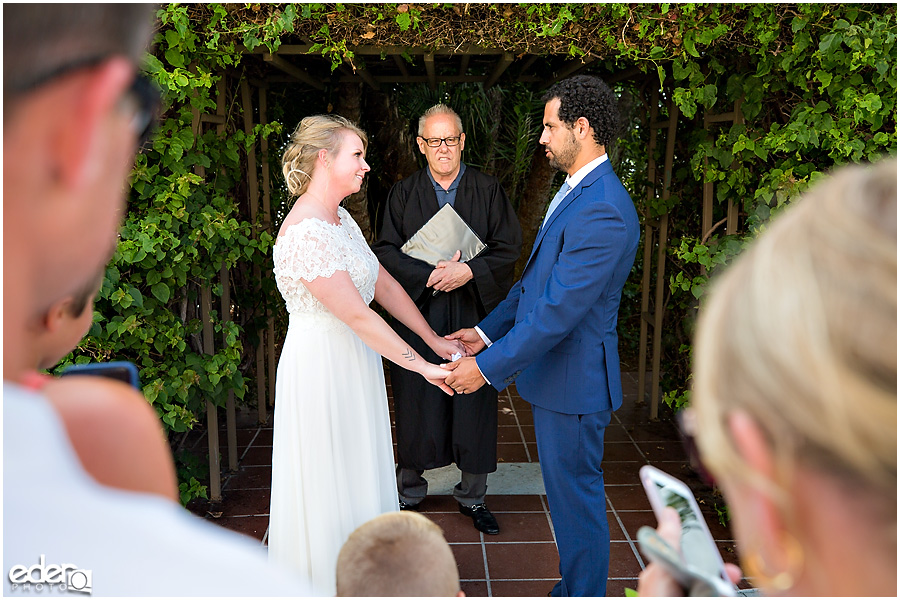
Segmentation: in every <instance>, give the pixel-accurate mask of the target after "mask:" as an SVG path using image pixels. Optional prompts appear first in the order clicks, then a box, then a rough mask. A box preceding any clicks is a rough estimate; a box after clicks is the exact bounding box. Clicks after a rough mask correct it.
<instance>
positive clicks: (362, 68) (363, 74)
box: [354, 56, 381, 92]
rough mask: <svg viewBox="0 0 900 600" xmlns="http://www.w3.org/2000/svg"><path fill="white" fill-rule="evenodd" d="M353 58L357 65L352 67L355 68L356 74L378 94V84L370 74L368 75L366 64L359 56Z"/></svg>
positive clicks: (379, 89)
mask: <svg viewBox="0 0 900 600" xmlns="http://www.w3.org/2000/svg"><path fill="white" fill-rule="evenodd" d="M355 58H356V61H357V62H358V63H359V65H354V66H355V67H356V68H355V69H354V70H355V71H356V74H357V75H358V76H359V77H360V78H361V79H362V80H363V81H365V82H366V83H367V84H368V85H369V87H370V88H372V89H373V90H375V91H376V92H380V91H381V87H380V86H379V85H378V82H377V81H375V78H374V77H372V73H370V72H369V71H368V69H366V62H365V61H364V60H363V59H362V57H360V56H357V57H355Z"/></svg>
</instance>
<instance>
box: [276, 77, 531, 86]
mask: <svg viewBox="0 0 900 600" xmlns="http://www.w3.org/2000/svg"><path fill="white" fill-rule="evenodd" d="M372 77H373V79H374V80H375V81H376V82H377V83H379V84H391V83H431V79H430V78H429V77H428V76H427V75H410V76H409V77H403V76H402V75H401V76H396V75H373V76H372ZM484 80H485V76H484V75H435V77H434V81H435V83H478V82H479V81H482V82H483V81H484ZM267 81H268V83H270V84H274V83H294V82H295V80H294V79H291V78H287V77H270V78H269V79H268V80H267ZM337 81H338V82H339V83H353V82H354V81H359V78H358V77H356V76H352V75H350V76H344V77H339V78H338V79H337ZM517 81H519V82H525V83H538V82H540V81H543V79H541V78H540V77H536V76H533V75H531V76H528V77H524V78H522V79H517Z"/></svg>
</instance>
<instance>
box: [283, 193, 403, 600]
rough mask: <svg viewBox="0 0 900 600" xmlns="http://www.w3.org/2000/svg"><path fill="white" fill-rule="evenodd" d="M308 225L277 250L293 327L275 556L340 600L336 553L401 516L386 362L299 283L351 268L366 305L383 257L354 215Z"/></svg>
mask: <svg viewBox="0 0 900 600" xmlns="http://www.w3.org/2000/svg"><path fill="white" fill-rule="evenodd" d="M338 215H339V216H340V219H341V225H332V224H330V223H326V222H325V221H321V220H319V219H305V220H303V221H300V222H299V223H295V224H293V225H291V226H290V227H289V228H288V229H287V231H286V232H285V233H284V235H283V236H281V237H279V238H278V239H277V240H276V243H275V248H274V250H273V254H274V260H275V269H274V270H275V281H276V283H277V284H278V289H279V291H280V292H281V295H282V296H283V297H284V300H285V302H286V304H287V310H288V313H290V325H289V327H288V332H287V337H286V338H285V340H284V346H283V348H282V351H281V359H280V361H279V363H278V372H277V375H276V379H275V432H274V433H275V438H274V442H273V446H274V447H273V449H272V500H271V509H270V516H269V557H270V558H271V559H272V560H273V561H275V562H278V563H280V564H283V565H286V566H287V567H288V568H291V569H295V570H297V571H299V572H301V573H303V574H305V575H307V576H308V577H309V578H310V580H311V581H312V584H313V585H314V586H315V587H316V589H317V591H318V592H320V593H322V594H324V595H329V596H334V595H335V565H336V563H337V556H338V552H339V551H340V549H341V546H342V545H343V543H344V541H346V539H347V537H348V536H349V535H350V533H351V532H352V531H353V530H354V529H356V528H357V527H358V526H360V525H362V524H363V523H364V522H366V521H368V520H369V519H372V518H373V517H376V516H378V515H380V514H382V513H385V512H389V511H395V510H397V488H396V483H395V480H394V457H393V451H392V448H391V425H390V419H389V416H388V403H387V394H386V392H385V385H384V372H383V370H382V364H381V356H380V355H378V354H377V353H376V352H374V351H373V350H371V349H370V348H369V347H368V346H366V345H365V344H364V343H363V342H362V340H360V339H359V337H357V335H356V334H355V333H354V332H353V331H352V330H351V329H350V328H349V327H347V326H346V325H345V324H344V323H343V322H341V321H340V320H339V319H338V318H337V317H335V316H334V315H332V314H331V313H330V312H329V311H328V309H326V308H325V306H324V305H323V304H322V303H320V302H319V301H318V300H316V298H315V297H313V295H312V294H311V293H310V292H309V291H308V290H307V288H306V286H304V285H303V283H302V282H301V278H303V279H306V280H307V281H311V280H313V279H315V278H317V277H330V276H331V275H333V274H334V273H335V272H336V271H347V272H349V274H350V277H351V278H352V279H353V283H354V284H356V288H357V289H358V290H359V293H360V295H362V297H363V300H364V301H365V302H366V304H368V303H370V302H372V299H373V298H374V297H375V280H376V279H377V277H378V260H377V259H376V258H375V255H374V254H373V253H372V251H371V250H370V249H369V246H368V245H367V244H366V241H365V238H364V237H363V235H362V232H361V231H360V229H359V226H357V224H356V222H355V221H354V220H353V218H352V217H351V216H350V214H349V213H348V212H347V211H346V210H344V209H343V208H340V209H338Z"/></svg>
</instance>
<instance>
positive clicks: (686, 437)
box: [675, 408, 716, 485]
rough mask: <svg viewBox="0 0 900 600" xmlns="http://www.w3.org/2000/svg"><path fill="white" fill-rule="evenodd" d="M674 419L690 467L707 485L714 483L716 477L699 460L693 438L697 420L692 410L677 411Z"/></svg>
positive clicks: (698, 451) (698, 450)
mask: <svg viewBox="0 0 900 600" xmlns="http://www.w3.org/2000/svg"><path fill="white" fill-rule="evenodd" d="M675 420H676V422H677V423H678V431H679V432H680V433H681V442H682V444H684V451H685V453H686V454H687V456H688V460H689V461H690V463H691V468H692V469H694V471H695V472H696V473H697V475H699V476H700V479H702V480H703V482H704V483H706V484H707V485H716V479H715V477H713V476H712V473H710V472H709V469H707V468H706V465H704V464H703V461H702V460H700V449H699V448H698V447H697V440H696V439H694V435H695V432H696V431H697V422H696V418H695V415H694V412H693V410H692V409H690V408H686V409H684V410H681V411H679V412H678V413H676V414H675Z"/></svg>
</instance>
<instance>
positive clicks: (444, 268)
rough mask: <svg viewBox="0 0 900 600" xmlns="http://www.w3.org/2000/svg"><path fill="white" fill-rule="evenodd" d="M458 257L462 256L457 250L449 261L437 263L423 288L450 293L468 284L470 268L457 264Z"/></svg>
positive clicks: (462, 263) (470, 274)
mask: <svg viewBox="0 0 900 600" xmlns="http://www.w3.org/2000/svg"><path fill="white" fill-rule="evenodd" d="M460 256H462V252H460V251H459V250H457V251H456V254H454V255H453V258H451V259H450V260H442V261H440V262H438V264H437V266H435V268H434V271H432V272H431V275H429V276H428V282H427V283H425V286H426V287H430V288H434V289H435V291H438V292H452V291H453V290H455V289H456V288H458V287H462V286H464V285H465V284H467V283H469V281H471V280H472V268H471V267H469V265H467V264H466V263H464V262H459V258H460ZM448 339H449V338H448Z"/></svg>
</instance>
